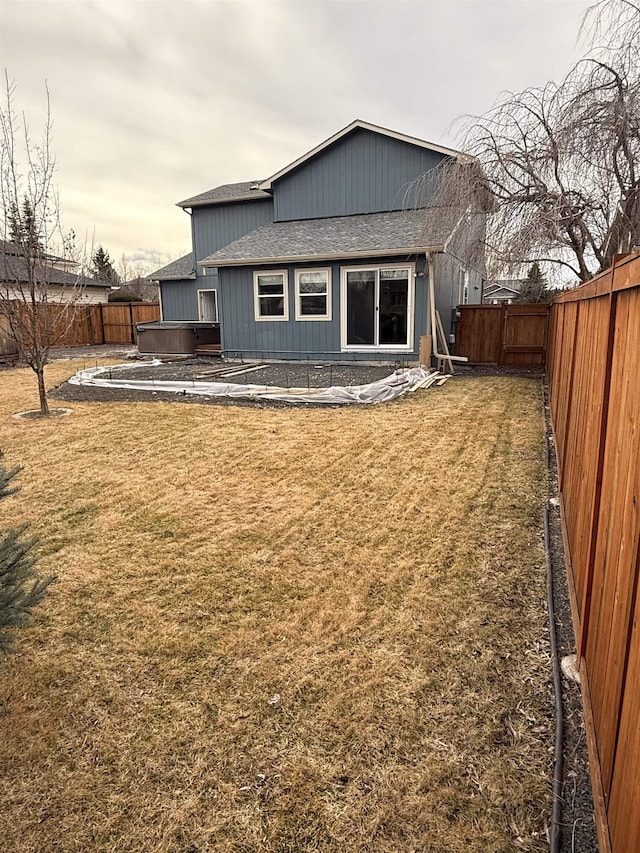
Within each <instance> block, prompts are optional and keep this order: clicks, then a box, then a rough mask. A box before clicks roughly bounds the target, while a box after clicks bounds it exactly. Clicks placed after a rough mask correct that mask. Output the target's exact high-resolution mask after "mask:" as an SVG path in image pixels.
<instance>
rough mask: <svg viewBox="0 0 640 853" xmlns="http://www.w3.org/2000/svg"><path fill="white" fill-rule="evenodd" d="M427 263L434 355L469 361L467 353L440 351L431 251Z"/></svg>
mask: <svg viewBox="0 0 640 853" xmlns="http://www.w3.org/2000/svg"><path fill="white" fill-rule="evenodd" d="M426 254H427V264H428V267H429V308H430V320H431V324H430V325H431V329H430V331H431V342H432V346H433V355H434V357H435V358H437V359H443V360H445V361H463V362H465V361H469V359H468V358H467V356H466V355H447V354H446V353H441V352H438V335H437V332H438V327H437V324H436V287H435V281H434V277H433V256H432V254H431V252H427V253H426Z"/></svg>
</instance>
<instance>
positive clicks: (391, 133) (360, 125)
mask: <svg viewBox="0 0 640 853" xmlns="http://www.w3.org/2000/svg"><path fill="white" fill-rule="evenodd" d="M357 129H361V130H369V131H371V132H372V133H379V134H380V135H381V136H388V137H390V138H391V139H398V140H400V141H401V142H407V143H408V144H409V145H417V146H419V147H420V148H428V149H429V150H430V151H436V152H438V153H439V154H446V155H448V156H449V157H458V158H465V159H468V160H471V159H472V158H471V157H470V156H469V155H468V154H464V153H463V152H462V151H456V150H455V149H453V148H445V147H444V146H443V145H434V144H433V142H427V141H426V140H424V139H418V138H417V137H415V136H407V135H406V134H404V133H398V132H397V131H395V130H389V129H388V128H386V127H380V126H379V125H377V124H370V123H369V122H368V121H362V120H361V119H356V120H355V121H352V122H351V124H348V125H347V126H346V127H343V128H342V130H339V131H338V132H337V133H334V134H333V136H330V137H329V138H328V139H325V141H324V142H321V143H320V145H316V147H315V148H312V149H311V151H307V153H306V154H303V155H302V157H298V159H297V160H294V161H293V162H292V163H289V165H288V166H285V167H284V169H280V170H279V171H278V172H276V173H275V174H274V175H271V177H270V178H267V180H266V181H262V183H261V184H260V189H262V190H270V189H271V186H272V184H273V182H274V181H277V180H278V178H282V177H283V176H284V175H286V174H287V172H291V171H292V170H293V169H297V168H298V166H301V165H302V164H303V163H304V162H306V161H307V160H310V159H311V158H312V157H315V156H316V154H319V153H320V152H321V151H323V150H324V149H325V148H328V147H329V146H330V145H333V144H334V143H335V142H337V141H338V140H339V139H342V137H343V136H347V134H349V133H352V132H353V131H354V130H357Z"/></svg>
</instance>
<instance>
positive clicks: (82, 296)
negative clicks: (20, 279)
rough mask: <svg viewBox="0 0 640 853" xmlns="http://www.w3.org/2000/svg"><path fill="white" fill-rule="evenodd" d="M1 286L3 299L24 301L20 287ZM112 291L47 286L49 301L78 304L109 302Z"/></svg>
mask: <svg viewBox="0 0 640 853" xmlns="http://www.w3.org/2000/svg"><path fill="white" fill-rule="evenodd" d="M0 288H1V290H2V298H3V299H17V300H19V301H22V300H23V298H24V295H23V293H22V292H21V291H20V289H19V288H14V287H12V286H11V285H0ZM110 293H111V288H110V287H85V288H75V287H71V286H69V287H56V286H55V285H51V284H50V285H49V286H48V287H47V301H48V302H75V303H77V304H78V305H98V303H100V302H107V301H108V300H109V294H110Z"/></svg>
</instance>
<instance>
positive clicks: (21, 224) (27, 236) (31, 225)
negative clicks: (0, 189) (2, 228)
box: [9, 196, 44, 258]
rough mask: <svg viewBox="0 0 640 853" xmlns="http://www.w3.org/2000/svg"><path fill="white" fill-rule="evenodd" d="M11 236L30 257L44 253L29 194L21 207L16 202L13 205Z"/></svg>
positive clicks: (10, 214)
mask: <svg viewBox="0 0 640 853" xmlns="http://www.w3.org/2000/svg"><path fill="white" fill-rule="evenodd" d="M9 238H10V240H11V242H12V243H15V244H16V246H18V247H19V248H20V249H21V250H22V251H23V252H24V254H25V256H26V257H28V258H36V257H39V256H40V255H42V254H43V253H44V246H43V245H42V238H41V236H40V229H39V227H38V223H37V222H36V215H35V212H34V210H33V205H32V204H31V202H30V201H29V198H28V197H27V196H24V198H23V199H22V207H21V208H20V207H18V205H17V204H15V203H14V204H12V205H11V210H10V212H9Z"/></svg>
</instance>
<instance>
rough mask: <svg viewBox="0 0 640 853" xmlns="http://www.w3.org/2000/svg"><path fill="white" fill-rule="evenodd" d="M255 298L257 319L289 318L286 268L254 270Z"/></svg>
mask: <svg viewBox="0 0 640 853" xmlns="http://www.w3.org/2000/svg"><path fill="white" fill-rule="evenodd" d="M253 298H254V310H255V318H256V320H288V319H289V298H288V294H287V272H286V270H274V271H273V272H254V274H253Z"/></svg>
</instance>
